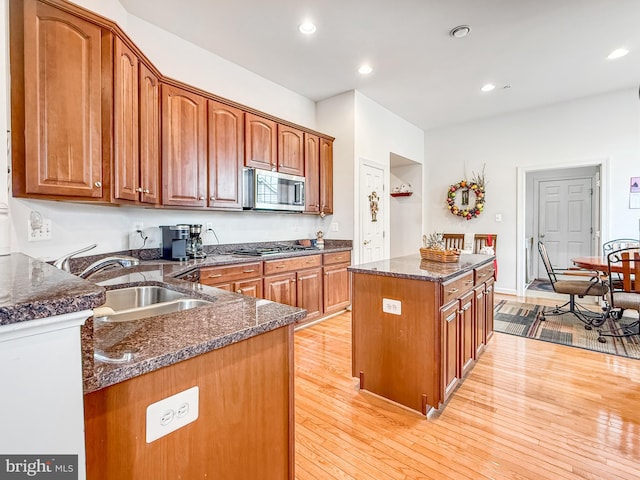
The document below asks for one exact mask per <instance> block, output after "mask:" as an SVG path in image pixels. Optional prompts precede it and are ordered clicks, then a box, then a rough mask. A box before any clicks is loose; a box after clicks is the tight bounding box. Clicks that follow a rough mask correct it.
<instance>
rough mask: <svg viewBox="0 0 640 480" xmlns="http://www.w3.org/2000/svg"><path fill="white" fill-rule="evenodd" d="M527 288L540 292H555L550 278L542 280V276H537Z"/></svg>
mask: <svg viewBox="0 0 640 480" xmlns="http://www.w3.org/2000/svg"><path fill="white" fill-rule="evenodd" d="M527 290H537V291H539V292H553V287H552V286H551V282H550V281H549V280H542V279H540V278H536V279H535V280H534V281H533V282H531V283H530V284H529V286H528V287H527Z"/></svg>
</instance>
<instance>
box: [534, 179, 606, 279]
mask: <svg viewBox="0 0 640 480" xmlns="http://www.w3.org/2000/svg"><path fill="white" fill-rule="evenodd" d="M592 188H593V186H592V179H591V178H575V179H567V180H547V181H541V182H540V183H539V187H538V193H539V195H538V238H539V239H540V240H541V241H542V242H544V244H545V246H546V247H547V252H548V253H549V259H550V260H551V264H552V265H553V266H554V268H568V267H570V266H572V263H571V259H572V258H574V257H580V256H587V255H591V241H592V236H593V233H592V232H593V230H592V225H591V222H592V218H593V215H592V208H593V207H592V203H593V202H592V197H593V189H592ZM538 278H544V279H546V278H547V272H546V270H545V269H544V265H543V263H542V262H538Z"/></svg>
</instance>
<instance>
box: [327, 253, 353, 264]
mask: <svg viewBox="0 0 640 480" xmlns="http://www.w3.org/2000/svg"><path fill="white" fill-rule="evenodd" d="M336 263H351V252H334V253H325V254H324V264H325V265H335V264H336Z"/></svg>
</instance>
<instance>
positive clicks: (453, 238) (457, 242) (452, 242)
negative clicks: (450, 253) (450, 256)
mask: <svg viewBox="0 0 640 480" xmlns="http://www.w3.org/2000/svg"><path fill="white" fill-rule="evenodd" d="M442 241H443V242H444V248H446V249H447V250H450V249H453V248H455V249H457V250H464V233H443V234H442Z"/></svg>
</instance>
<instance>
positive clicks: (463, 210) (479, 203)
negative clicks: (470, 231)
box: [447, 167, 485, 220]
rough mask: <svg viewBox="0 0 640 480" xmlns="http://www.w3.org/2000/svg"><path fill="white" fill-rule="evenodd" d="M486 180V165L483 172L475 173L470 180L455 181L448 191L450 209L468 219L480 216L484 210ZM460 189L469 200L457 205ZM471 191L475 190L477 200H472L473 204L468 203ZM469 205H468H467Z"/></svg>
mask: <svg viewBox="0 0 640 480" xmlns="http://www.w3.org/2000/svg"><path fill="white" fill-rule="evenodd" d="M484 188H485V180H484V167H483V168H482V174H475V173H474V174H473V178H472V180H471V181H470V182H468V181H467V180H461V181H459V182H458V183H454V184H453V185H451V186H450V187H449V190H448V192H447V208H448V209H449V211H450V212H451V213H452V214H453V215H456V216H458V217H462V218H464V219H466V220H471V219H472V218H476V217H478V216H480V214H481V213H482V211H483V210H484V196H485V191H484ZM458 191H460V192H461V193H462V195H463V196H464V197H466V198H465V200H467V201H466V202H463V203H464V205H462V206H461V207H459V206H458V205H456V196H457V192H458ZM469 191H471V192H473V193H474V194H475V196H476V198H475V200H472V204H471V205H468V203H469V202H468V196H469ZM467 205H468V206H467Z"/></svg>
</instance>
